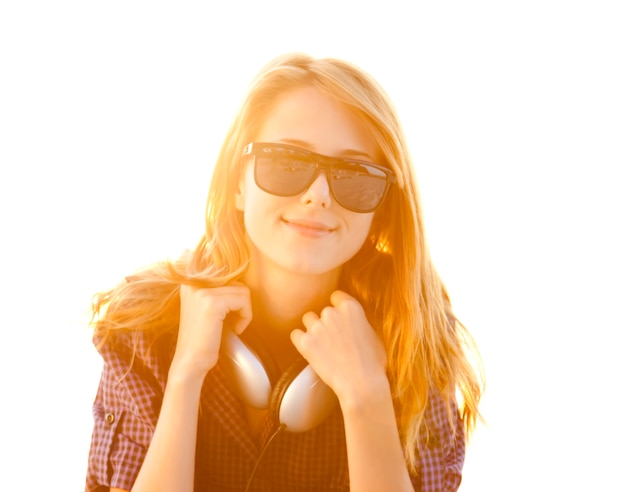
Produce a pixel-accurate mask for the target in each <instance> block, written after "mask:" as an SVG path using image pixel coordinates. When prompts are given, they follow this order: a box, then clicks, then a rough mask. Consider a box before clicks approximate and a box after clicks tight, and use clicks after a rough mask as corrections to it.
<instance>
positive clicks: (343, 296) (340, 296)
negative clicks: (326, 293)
mask: <svg viewBox="0 0 626 492" xmlns="http://www.w3.org/2000/svg"><path fill="white" fill-rule="evenodd" d="M343 301H355V302H357V301H356V299H355V298H354V297H352V296H351V295H350V294H347V293H345V292H344V291H342V290H336V291H334V292H333V293H332V294H331V295H330V303H331V304H332V305H333V306H337V305H338V304H340V303H341V302H343Z"/></svg>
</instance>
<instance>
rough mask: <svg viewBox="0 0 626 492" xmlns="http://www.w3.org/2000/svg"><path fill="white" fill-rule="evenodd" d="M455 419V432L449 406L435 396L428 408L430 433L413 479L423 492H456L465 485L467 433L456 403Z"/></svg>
mask: <svg viewBox="0 0 626 492" xmlns="http://www.w3.org/2000/svg"><path fill="white" fill-rule="evenodd" d="M450 404H451V405H452V406H453V408H452V411H453V415H454V416H455V422H454V424H455V427H456V428H455V432H454V433H453V432H452V431H451V429H450V424H449V422H448V405H449V403H447V402H446V401H444V400H443V398H441V396H439V395H438V394H435V393H432V394H431V395H430V398H429V404H428V407H427V409H426V415H425V418H426V426H427V429H428V432H427V433H425V434H424V436H423V439H422V440H421V442H420V453H419V456H420V459H419V465H418V470H419V472H418V475H417V476H416V477H414V479H413V486H414V488H415V490H418V491H420V492H455V491H457V490H458V488H459V486H460V485H461V476H462V471H463V463H464V461H465V430H464V427H463V421H462V419H461V416H460V414H459V411H458V408H457V405H456V403H454V402H452V403H450Z"/></svg>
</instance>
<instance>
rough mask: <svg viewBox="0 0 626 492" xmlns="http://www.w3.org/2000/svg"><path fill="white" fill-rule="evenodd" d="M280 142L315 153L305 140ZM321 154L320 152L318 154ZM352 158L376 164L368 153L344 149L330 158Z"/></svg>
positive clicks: (293, 139)
mask: <svg viewBox="0 0 626 492" xmlns="http://www.w3.org/2000/svg"><path fill="white" fill-rule="evenodd" d="M278 141H279V142H282V143H286V144H291V145H296V146H297V147H302V148H303V149H306V150H310V151H311V152H315V150H313V149H312V148H311V147H312V145H311V143H310V142H306V141H304V140H298V139H297V138H281V139H280V140H278ZM317 153H319V152H317ZM339 156H341V157H352V158H355V159H356V158H365V159H367V160H368V161H370V162H374V158H373V157H372V156H371V155H369V154H368V153H367V152H363V151H362V150H354V149H343V150H341V151H339V152H338V153H337V155H336V156H330V157H339Z"/></svg>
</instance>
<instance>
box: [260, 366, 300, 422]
mask: <svg viewBox="0 0 626 492" xmlns="http://www.w3.org/2000/svg"><path fill="white" fill-rule="evenodd" d="M307 366H308V362H307V361H306V359H305V358H304V357H298V359H297V360H296V361H295V362H293V363H292V364H291V365H290V366H289V367H288V368H287V370H286V371H285V372H283V373H282V374H281V376H280V377H279V378H278V381H276V384H275V385H274V388H273V389H272V392H271V394H270V400H269V407H268V412H269V416H270V418H271V419H272V421H273V422H275V423H276V424H283V423H284V422H281V421H280V409H281V406H282V403H283V398H284V396H285V393H286V392H287V390H288V389H289V386H291V383H292V382H293V381H294V379H296V378H297V377H298V375H299V374H300V373H301V372H302V371H303V370H304V368H305V367H307Z"/></svg>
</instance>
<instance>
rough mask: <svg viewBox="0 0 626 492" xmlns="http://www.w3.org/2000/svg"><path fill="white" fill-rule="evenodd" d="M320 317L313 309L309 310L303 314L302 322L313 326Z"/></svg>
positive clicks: (309, 326)
mask: <svg viewBox="0 0 626 492" xmlns="http://www.w3.org/2000/svg"><path fill="white" fill-rule="evenodd" d="M319 319H320V318H319V316H318V315H317V314H315V313H314V312H313V311H309V312H308V313H304V315H303V316H302V324H303V325H304V326H305V327H306V328H307V329H309V328H311V326H313V323H315V322H316V321H318V320H319Z"/></svg>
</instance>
